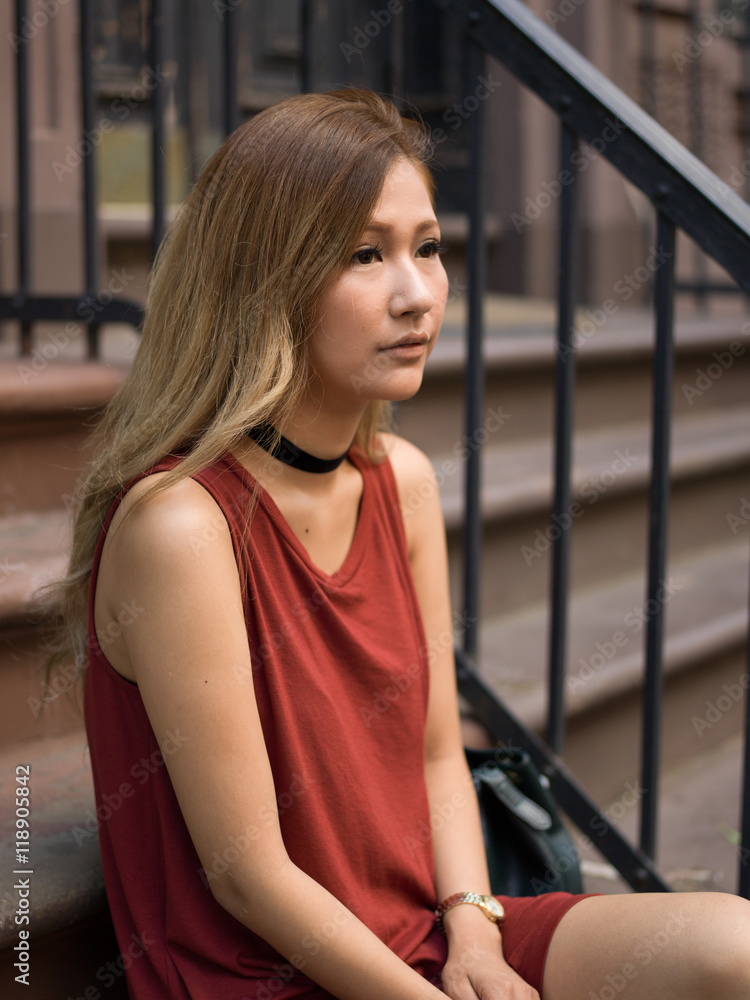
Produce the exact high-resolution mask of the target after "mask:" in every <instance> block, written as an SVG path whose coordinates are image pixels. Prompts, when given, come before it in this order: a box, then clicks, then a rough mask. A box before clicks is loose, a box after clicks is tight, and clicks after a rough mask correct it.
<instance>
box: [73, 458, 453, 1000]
mask: <svg viewBox="0 0 750 1000" xmlns="http://www.w3.org/2000/svg"><path fill="white" fill-rule="evenodd" d="M350 457H351V460H352V461H353V462H354V464H355V465H356V466H357V468H358V469H359V470H360V471H361V473H362V476H363V478H364V490H363V494H362V502H361V507H360V514H359V520H358V523H357V528H356V532H355V536H354V540H353V543H352V546H351V549H350V551H349V553H348V555H347V557H346V560H345V561H344V564H343V565H342V566H341V568H340V569H339V570H338V571H337V572H336V573H334V574H333V575H332V576H329V575H328V574H326V573H324V572H322V571H321V570H320V569H319V568H317V567H316V566H315V565H314V564H313V563H312V561H311V560H310V557H309V556H308V554H307V552H306V550H305V548H304V547H303V546H302V544H301V543H300V542H299V540H298V539H297V538H296V536H295V535H294V533H293V532H292V530H291V528H290V527H289V525H288V524H287V522H286V521H285V519H284V517H283V516H282V514H281V513H280V511H279V509H278V508H277V507H276V505H275V504H274V502H273V500H272V499H271V497H270V496H269V495H268V494H267V493H265V491H263V490H261V491H260V495H259V501H258V505H257V507H256V509H255V512H254V514H253V517H252V524H251V530H250V532H249V533H248V532H247V531H246V515H245V512H246V510H247V506H248V502H249V499H250V497H251V495H252V492H253V490H254V487H255V483H254V481H253V479H252V478H251V477H250V475H249V474H248V473H247V472H246V471H245V470H244V469H243V468H242V467H241V466H240V465H239V464H238V463H237V462H235V461H234V459H233V458H232V457H231V456H228V455H227V456H225V457H224V458H222V459H220V460H219V461H217V462H216V463H215V464H214V465H212V466H211V467H210V468H208V469H206V470H204V471H203V472H201V473H198V474H196V475H195V476H194V477H193V478H195V479H196V480H197V481H198V482H199V483H201V485H202V486H203V487H204V488H205V489H207V490H208V491H209V493H210V494H211V495H212V496H213V498H214V499H215V500H216V502H217V503H218V505H219V507H220V508H221V510H222V512H223V515H224V517H225V518H226V520H227V522H228V524H229V528H230V530H231V534H232V539H233V544H234V549H235V555H236V559H237V565H238V568H239V572H240V578H241V583H242V585H243V595H244V610H245V620H246V624H247V637H248V643H249V646H250V652H251V657H252V664H253V668H252V669H253V682H254V686H255V693H256V696H257V701H258V706H259V709H260V717H261V722H262V726H263V732H264V735H265V741H266V746H267V748H268V754H269V757H270V761H271V766H272V769H273V775H274V781H275V788H276V795H277V803H278V812H279V816H280V822H281V829H282V833H283V837H284V842H285V845H286V847H287V850H288V853H289V855H290V857H291V859H292V861H293V862H294V863H295V864H297V865H298V866H299V867H300V868H302V869H303V870H304V871H306V872H307V873H308V874H309V875H310V876H311V877H312V878H314V879H316V880H317V881H318V882H320V883H321V884H322V885H323V886H325V887H326V888H327V889H328V890H329V891H330V892H331V893H333V895H334V896H336V897H337V898H338V899H339V900H341V902H342V904H343V905H344V906H346V907H348V908H349V909H350V910H351V911H353V912H354V913H355V914H356V915H357V916H358V917H359V918H360V919H361V920H362V921H363V922H364V923H365V924H367V925H368V926H369V927H370V928H371V929H372V930H373V931H374V933H375V934H377V935H378V937H379V938H381V939H382V940H383V941H384V942H385V943H386V944H387V945H388V946H389V947H390V948H391V949H392V950H393V951H394V952H395V953H396V954H397V955H399V956H400V957H401V958H402V959H403V960H404V961H406V962H408V963H409V964H410V965H411V966H412V967H414V968H415V969H417V970H418V971H419V972H420V973H421V974H422V975H424V976H426V977H428V978H429V979H431V980H432V981H433V982H436V983H438V982H439V974H440V969H441V968H442V965H443V963H444V961H445V942H444V940H443V938H442V935H441V934H440V933H439V931H438V930H437V928H436V926H435V918H434V913H433V910H434V907H435V905H436V899H435V887H434V859H433V854H432V846H431V838H430V822H429V821H430V816H429V808H428V802H427V794H426V789H425V783H424V772H423V744H424V723H425V713H426V705H427V691H428V658H427V650H426V647H425V639H424V633H423V630H422V624H421V618H420V612H419V608H418V604H417V598H416V594H415V590H414V585H413V582H412V577H411V569H410V566H409V560H408V555H407V550H406V540H405V536H404V529H403V523H402V519H401V512H400V508H399V503H398V495H397V490H396V483H395V480H394V476H393V472H392V469H391V466H390V464H389V462H388V461H387V460H386V461H384V462H383V463H382V464H379V465H373V464H371V463H370V462H369V461H367V460H366V459H365V458H364V457H362V456H361V455H359V454H357V453H355V452H352V454H351V456H350ZM177 461H179V459H170V460H169V461H167V462H165V463H163V464H162V465H160V466H158V468H157V469H156V470H154V471H161V470H163V469H167V468H171V467H173V466H174V464H175V463H176V462H177ZM125 492H126V491H123V494H121V496H120V497H119V498H118V500H117V501H116V502H115V503H114V504H113V506H112V509H111V511H110V512H109V515H108V518H107V521H106V522H105V525H104V528H103V530H102V534H101V537H100V539H99V544H98V547H97V550H96V554H95V557H94V564H93V570H92V576H91V581H92V582H91V597H90V611H89V666H88V671H87V675H86V686H85V719H86V727H87V731H88V738H89V746H90V750H91V761H92V767H93V773H94V787H95V792H96V800H97V825H98V832H99V840H100V844H101V854H102V864H103V868H104V876H105V881H106V886H107V894H108V898H109V903H110V908H111V912H112V918H113V921H114V925H115V930H116V932H117V936H118V941H119V945H120V947H121V949H122V959H121V963H122V964H123V965H124V966H125V968H126V974H127V981H128V987H129V990H130V996H131V1000H217V998H221V1000H270V998H275V1000H286V998H291V997H305V998H310V1000H312V998H315V1000H319V998H323V997H327V996H329V994H327V993H326V992H325V991H323V990H322V989H321V988H320V987H318V986H317V985H316V984H315V983H314V982H312V981H311V980H310V979H309V978H308V977H307V976H306V975H305V972H304V968H305V956H306V955H307V956H308V958H309V956H311V955H313V954H315V953H316V952H317V951H319V950H320V948H321V947H323V945H324V944H325V939H326V936H330V935H333V934H335V933H336V930H337V928H335V927H325V926H323V927H321V928H319V929H318V930H317V932H316V934H311V935H308V937H307V938H305V939H304V940H303V942H302V945H301V947H300V951H299V954H297V955H295V956H292V958H293V961H294V965H295V966H296V968H295V967H294V966H293V965H292V964H290V962H289V961H287V960H286V959H285V958H283V957H282V956H281V955H280V954H278V953H277V952H276V951H274V949H272V948H271V947H270V946H269V945H268V944H266V942H265V941H263V940H262V939H261V938H259V937H258V936H257V935H255V934H253V933H252V932H251V931H249V930H248V929H247V928H246V927H244V926H243V925H242V924H240V923H239V922H238V921H236V920H235V919H234V918H233V917H232V916H230V915H229V914H228V913H227V912H226V911H225V910H224V909H223V908H222V907H221V906H219V904H218V903H217V902H216V901H215V900H214V898H213V896H212V894H211V891H210V885H211V880H212V878H214V877H216V876H217V875H218V874H219V873H220V872H222V871H223V870H225V868H226V866H228V865H230V864H231V862H232V860H233V859H234V858H235V857H236V852H237V851H240V850H242V849H243V847H246V846H247V843H243V842H242V838H237V843H234V844H229V845H227V848H226V849H225V851H224V852H223V853H222V855H221V856H214V858H213V859H212V863H211V864H210V865H209V867H208V870H204V869H203V867H202V866H201V863H200V861H199V859H198V856H197V854H196V852H195V849H194V847H193V844H192V842H191V839H190V836H189V833H188V831H187V828H186V826H185V823H184V821H183V819H182V814H181V812H180V809H179V806H178V804H177V800H176V797H175V794H174V791H173V788H172V785H171V783H170V780H169V774H168V772H167V768H166V767H165V766H164V756H163V754H162V750H161V749H160V748H159V746H158V744H157V742H156V739H155V737H154V734H153V732H152V730H151V726H150V724H149V720H148V717H147V715H146V711H145V709H144V706H143V702H142V701H141V698H140V694H139V691H138V687H137V685H135V684H133V683H131V682H130V681H128V680H126V679H125V678H123V677H122V676H121V675H120V674H118V673H117V672H116V671H115V670H114V669H113V668H112V667H111V665H110V664H109V663H108V661H107V659H106V656H105V651H104V650H102V648H101V647H100V645H99V642H98V641H97V638H96V634H95V631H94V624H93V599H94V591H95V587H96V579H97V572H98V566H99V558H100V554H101V550H102V545H103V543H104V538H105V534H106V531H107V528H108V526H109V523H110V521H111V519H112V516H113V514H114V511H115V509H116V507H117V503H118V502H119V500H120V499H121V497H122V495H124V493H125ZM211 541H212V538H211V537H210V533H209V534H207V535H206V538H204V539H197V540H196V539H192V540H191V544H196V545H203V544H206V545H209V544H211ZM129 613H131V614H137V613H139V609H137V608H131V609H129ZM123 621H124V619H123ZM105 649H106V643H105ZM170 738H171V739H172V740H173V742H174V744H175V746H178V745H179V743H180V740H181V739H182V736H181V734H180V733H179V732H175V733H173V734H170ZM169 750H170V747H169V746H165V748H164V751H165V753H166V754H167V757H168V754H169ZM243 794H247V792H245V793H243ZM270 821H271V812H270V810H269V822H270ZM261 833H262V830H255V829H250V830H247V831H245V832H244V837H246V838H247V842H251V841H252V840H253V839H254V838H257V837H259V836H260V835H261ZM100 971H101V970H100Z"/></svg>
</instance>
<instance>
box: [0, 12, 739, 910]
mask: <svg viewBox="0 0 750 1000" xmlns="http://www.w3.org/2000/svg"><path fill="white" fill-rule="evenodd" d="M433 2H434V3H435V4H436V5H437V7H439V8H441V9H442V10H443V11H445V12H447V14H448V15H449V16H451V17H453V18H454V19H456V20H457V21H458V23H459V27H460V28H461V29H462V30H463V32H464V36H465V39H466V44H467V53H466V55H467V58H466V60H465V63H466V72H467V74H468V78H469V79H471V80H472V81H474V82H475V81H476V78H477V77H478V76H479V75H480V74H481V72H482V65H483V59H484V57H485V55H490V56H492V57H493V58H495V59H497V60H499V61H500V62H501V63H502V64H504V66H505V67H506V68H507V69H508V70H510V71H511V72H512V73H513V74H514V75H515V76H516V77H517V78H518V80H519V81H520V82H521V83H522V84H523V85H525V86H526V87H528V88H529V89H530V90H531V91H532V92H533V93H535V94H536V95H537V96H538V97H540V98H541V99H542V100H543V101H545V102H546V103H547V104H548V105H549V106H550V107H551V108H552V109H553V111H554V112H555V113H556V115H557V116H558V118H559V120H560V123H561V136H560V142H561V152H560V155H561V158H562V159H561V164H562V167H563V169H568V168H569V166H570V164H571V162H573V152H574V151H575V149H576V146H577V144H578V143H579V142H580V141H588V142H596V141H597V140H599V142H598V144H597V147H596V148H597V151H598V152H599V154H600V155H601V156H602V157H603V158H604V159H607V160H608V161H609V162H610V163H612V165H613V166H614V167H616V168H617V169H618V170H619V171H620V173H621V174H623V175H624V176H625V177H626V178H627V179H628V180H629V181H630V182H631V183H632V184H634V185H635V186H636V187H638V188H639V189H640V190H641V191H642V192H643V193H644V194H645V195H646V197H647V198H648V199H649V200H650V202H651V203H652V205H653V207H654V213H655V217H656V229H657V237H656V239H657V243H658V245H659V247H661V248H662V249H664V250H665V251H666V254H665V255H663V256H665V258H666V260H667V264H665V265H664V266H662V267H660V268H659V270H658V271H657V273H656V278H655V306H654V310H655V325H656V350H655V363H654V393H653V412H652V419H653V433H652V483H651V498H650V533H649V555H648V563H649V570H648V599H649V600H654V601H655V605H656V607H657V612H656V613H655V614H654V615H651V616H650V618H649V621H648V625H647V633H646V680H645V702H646V713H645V719H644V738H643V739H644V741H643V749H642V768H643V782H642V784H643V786H644V789H645V791H644V793H643V798H642V800H641V806H642V813H641V838H640V848H636V847H633V846H632V845H630V844H628V842H627V841H626V840H625V839H624V838H623V837H622V836H621V835H620V834H619V833H618V832H617V831H616V830H615V829H614V828H613V827H611V826H610V824H608V823H607V822H606V821H605V820H604V818H603V816H602V814H601V812H600V811H599V810H598V808H597V806H596V804H595V803H593V802H592V801H591V799H590V798H589V797H588V796H587V795H586V793H585V792H584V791H583V790H582V789H581V788H580V786H579V785H578V784H577V783H576V781H575V779H574V778H573V777H572V776H571V775H570V773H569V772H568V771H567V770H566V768H565V767H564V765H563V764H562V763H561V762H560V760H559V758H558V755H559V754H560V753H561V751H562V747H563V742H564V734H565V705H564V697H563V695H564V680H565V658H564V651H565V646H566V635H567V611H568V575H569V572H568V564H569V544H570V537H569V530H558V531H557V532H556V533H555V537H556V541H555V542H554V543H553V566H552V581H551V597H550V607H551V624H550V636H549V661H550V663H549V706H548V719H547V730H546V734H547V744H545V743H544V742H542V741H541V740H540V739H539V738H538V737H537V736H536V735H535V734H534V733H532V732H530V731H529V730H528V728H527V727H525V726H524V725H523V724H522V723H521V722H519V720H517V719H515V718H514V717H513V716H512V714H511V713H510V712H509V711H508V709H507V708H506V707H505V706H504V705H503V704H502V702H501V701H500V700H499V699H498V698H497V696H496V695H495V694H494V693H493V692H492V691H491V690H490V688H489V687H488V685H487V684H486V683H485V682H484V681H483V680H482V678H481V676H480V675H479V673H478V672H477V670H476V668H475V663H474V661H475V659H476V655H477V649H478V623H479V620H480V613H479V612H480V609H479V603H480V594H479V568H480V549H481V505H480V492H481V454H480V449H479V448H472V449H470V450H469V452H468V456H467V473H466V507H465V510H466V515H465V520H466V527H465V533H464V551H465V564H464V592H465V610H464V616H463V618H464V621H465V622H466V623H467V629H466V634H465V637H464V649H463V650H461V651H457V673H458V678H459V683H460V686H461V690H462V692H463V693H464V694H465V696H466V697H467V698H468V699H469V701H470V702H471V703H472V705H473V706H474V708H475V711H476V712H477V714H478V716H479V717H480V718H481V719H482V721H484V723H485V724H486V726H487V727H488V729H489V731H490V732H491V733H493V734H494V735H496V736H497V738H501V737H502V738H503V739H512V740H513V741H516V742H520V743H522V744H523V745H524V746H525V747H526V748H527V749H528V750H529V752H530V753H531V755H532V757H533V758H534V759H535V761H536V762H537V764H538V766H539V767H540V769H541V770H542V771H543V772H544V773H545V774H547V776H548V777H549V779H550V782H551V786H552V790H553V792H554V793H555V795H556V797H557V799H558V801H559V802H560V804H561V806H562V807H563V808H564V809H565V810H566V812H567V813H568V814H569V815H570V817H571V818H572V819H573V821H574V822H575V823H576V824H577V825H578V826H579V827H580V828H581V829H582V830H584V831H585V830H587V829H591V828H592V824H593V823H596V829H597V830H598V832H599V833H600V836H599V837H598V839H597V843H596V847H597V849H598V850H599V851H600V852H601V853H602V854H603V855H604V856H605V857H606V858H607V859H608V860H609V861H611V862H612V864H613V865H614V866H615V867H616V868H617V870H618V871H619V872H620V873H621V874H622V875H623V876H624V877H625V878H626V880H627V881H628V882H629V883H630V884H631V885H632V886H633V887H635V888H637V889H666V888H668V886H667V885H666V883H665V882H664V880H663V879H662V878H661V877H660V876H659V874H658V872H657V871H656V869H655V867H654V864H653V855H654V841H655V834H656V829H657V796H658V763H659V734H660V705H661V688H662V673H663V670H662V647H663V603H662V602H661V601H658V600H656V595H657V593H658V588H659V586H660V584H661V581H662V580H663V578H664V568H665V559H666V552H665V549H666V538H667V516H668V501H669V439H670V406H669V400H670V392H669V388H670V378H671V371H672V350H673V298H674V287H675V286H674V257H673V256H672V257H669V256H667V255H668V254H670V253H672V252H673V247H674V240H675V230H676V229H677V228H679V229H682V230H683V231H684V232H685V233H686V234H687V235H689V236H690V237H691V238H692V239H693V241H694V242H695V243H696V244H697V245H698V246H699V247H701V248H702V250H704V251H705V252H706V253H707V254H709V255H710V256H712V257H713V258H714V259H715V260H716V261H718V263H719V264H721V265H722V266H723V267H724V268H725V270H726V271H727V272H728V273H729V274H730V275H731V276H732V277H733V278H734V280H735V281H737V283H738V285H739V286H740V287H741V288H742V289H743V290H744V291H745V292H746V293H750V207H749V206H748V205H747V204H746V203H745V202H743V201H742V200H741V199H740V198H739V197H738V196H737V194H736V193H735V192H734V191H733V190H732V189H731V188H730V187H729V186H728V185H726V184H723V183H722V182H721V181H720V180H719V179H718V178H717V177H716V176H715V175H714V174H712V173H711V171H710V170H708V168H707V167H705V166H704V165H703V164H702V163H701V162H700V161H699V160H698V159H696V157H695V156H693V155H692V154H691V153H690V152H688V150H686V149H685V148H684V147H683V146H682V145H680V143H678V142H677V141H676V140H675V139H674V138H673V137H672V136H670V135H669V133H667V132H666V131H665V130H664V129H663V128H661V127H660V126H659V125H658V124H657V123H656V122H655V121H654V120H653V119H652V118H651V117H649V115H648V114H647V113H646V112H645V111H644V110H642V109H641V108H640V107H638V105H636V104H635V103H634V102H633V101H631V100H630V99H629V98H628V97H627V96H626V95H625V94H623V93H622V92H621V91H620V90H619V89H618V88H617V87H616V86H614V84H613V83H612V82H611V81H609V80H608V79H607V78H606V77H604V76H603V75H602V74H601V73H600V72H599V71H598V70H596V69H595V68H594V67H593V66H592V65H591V64H590V63H589V62H587V60H586V59H585V58H584V57H583V56H581V55H580V54H579V53H578V52H577V51H575V50H574V49H573V48H572V47H571V46H570V45H568V44H567V43H566V42H565V41H564V40H563V39H562V38H561V37H560V36H558V35H557V34H556V33H555V32H553V31H552V30H551V29H550V28H549V27H548V26H547V25H546V24H544V23H543V22H542V21H540V20H539V19H538V18H537V17H536V16H535V15H534V14H533V13H532V12H531V11H530V10H529V9H528V8H527V7H526V6H525V5H524V4H523V3H522V2H520V0H433ZM79 4H80V7H79V9H80V60H79V66H80V75H81V90H82V95H83V97H82V105H81V127H82V130H83V135H84V136H85V135H86V134H87V132H88V133H89V134H90V132H91V130H92V129H93V127H94V125H95V122H94V117H95V102H94V99H93V93H94V92H93V81H92V73H91V59H90V54H91V50H92V46H93V17H94V15H93V0H79ZM300 4H301V7H300V10H301V15H302V16H301V36H302V45H301V49H300V51H301V55H300V76H299V83H300V87H301V89H303V90H306V89H310V88H312V87H313V86H314V83H315V81H314V80H313V68H314V60H313V58H312V53H313V44H314V37H313V36H314V34H315V25H316V24H317V22H316V20H315V16H314V14H315V0H300ZM165 8H166V5H165V4H163V2H162V0H151V7H150V14H149V32H148V37H149V39H150V45H151V48H150V52H149V59H150V60H151V65H152V66H159V65H160V63H161V61H162V59H163V53H164V51H165V48H164V43H165V37H164V33H165V30H166V28H165V21H164V18H165ZM238 8H239V2H233V3H231V4H226V5H223V7H222V11H223V13H222V18H221V19H222V29H221V32H220V38H221V41H220V44H221V52H222V56H221V70H222V72H221V94H222V99H221V108H222V123H223V126H224V129H225V131H229V130H231V129H232V128H233V127H234V126H235V125H236V124H238V122H239V117H240V115H239V105H238V94H237V83H238V44H239V43H238V38H239V35H238V30H237V23H236V21H237V14H238ZM27 20H28V18H27V0H16V24H17V32H18V35H19V36H21V35H22V27H23V25H24V23H26V21H27ZM16 80H17V114H18V117H17V148H16V160H17V182H16V184H17V194H18V219H19V222H18V235H17V258H18V279H17V287H16V291H15V292H14V293H13V294H11V295H4V296H0V321H5V320H14V321H16V322H20V324H21V351H22V353H28V351H29V349H30V338H31V331H32V325H33V324H34V323H35V322H38V321H42V320H49V321H58V322H65V321H70V320H72V321H75V322H78V323H81V324H82V325H85V326H87V329H88V346H89V354H90V356H94V355H95V354H96V352H97V349H98V346H97V340H98V331H99V329H100V327H101V326H102V325H103V324H104V323H110V322H128V323H131V324H132V325H133V326H138V325H139V323H140V320H141V316H142V310H141V307H140V306H138V305H137V304H135V303H132V302H130V301H127V300H125V299H111V298H110V297H109V296H108V297H107V301H106V302H105V301H103V300H102V301H98V300H97V298H96V292H95V289H96V288H97V285H98V281H97V269H98V266H99V259H100V247H99V246H98V235H97V191H96V172H95V169H94V163H95V157H94V156H93V155H92V156H87V157H86V158H85V166H84V171H83V189H82V190H83V198H82V221H83V226H84V262H83V263H84V267H83V273H84V277H83V282H82V284H83V287H84V289H85V291H83V292H82V293H81V294H80V295H64V296H55V295H42V294H37V293H36V292H35V291H32V288H33V280H32V271H31V264H32V256H33V249H34V248H33V247H32V245H31V241H30V235H31V216H32V204H33V191H32V189H31V180H30V178H31V170H30V163H31V156H30V141H31V140H30V128H29V114H30V110H29V109H30V106H31V101H30V92H29V88H30V81H29V55H28V46H27V45H25V44H24V45H20V46H19V48H18V49H17V52H16ZM165 111H166V93H165V90H164V85H163V81H162V80H161V79H159V80H157V81H156V83H155V85H154V87H153V88H151V101H150V115H151V126H152V137H151V163H150V169H149V175H150V178H151V187H152V207H153V221H152V232H151V248H152V253H153V252H155V250H156V247H157V245H158V242H159V240H160V238H161V234H162V232H163V227H164V220H165V214H166V183H165V177H166V174H165V159H164V156H163V155H162V150H163V148H164V136H165ZM482 118H483V116H482V109H481V107H480V108H479V109H478V110H477V111H476V112H474V113H473V114H472V115H471V117H470V121H469V123H468V128H469V133H470V139H469V154H470V166H469V172H468V190H469V192H470V198H469V219H470V229H469V239H468V245H467V266H468V273H469V290H468V296H467V299H468V331H467V375H466V379H467V381H466V387H467V392H466V398H467V415H466V422H467V434H468V439H469V440H476V441H481V440H482V437H481V435H480V434H478V433H477V432H478V430H479V429H480V424H481V421H482V418H483V412H482V387H483V369H482V339H483V316H482V310H483V295H484V273H485V247H484V241H485V230H484V196H485V190H486V188H485V183H484V181H485V178H484V175H483V170H484V166H485V158H484V155H483V146H484V145H485V135H484V132H485V130H484V128H483V122H482ZM605 130H606V131H605ZM603 135H606V136H607V141H602V136H603ZM576 188H577V182H576V178H575V176H573V181H572V182H571V183H570V184H566V185H562V186H561V193H560V198H559V204H560V218H561V225H560V237H559V265H558V316H557V372H556V411H555V412H556V418H555V469H554V481H555V491H554V502H553V515H552V516H553V518H555V519H556V521H555V523H556V524H557V525H561V524H564V523H565V515H566V514H567V512H568V509H569V506H570V497H571V492H570V466H571V452H572V434H573V398H574V393H575V361H576V355H575V342H574V337H573V336H572V334H573V316H574V310H575V305H576V300H575V288H576V284H575V273H574V272H575V267H574V265H575V259H576V254H575V249H574V241H575V236H576V223H575V220H576V203H577V198H576V194H577V192H576ZM92 300H94V301H95V302H96V309H95V320H93V321H92V320H87V317H90V316H91V309H90V305H91V302H92ZM748 656H749V669H750V646H749V648H748ZM748 737H750V711H749V712H748V713H747V715H746V742H745V754H746V758H747V759H746V763H745V774H746V775H748V776H750V743H749V742H748ZM749 784H750V782H748V780H745V782H744V799H743V820H742V845H743V846H742V855H741V856H742V858H744V859H747V858H750V787H749ZM740 892H741V894H743V895H745V896H750V864H743V865H742V866H741V871H740Z"/></svg>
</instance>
